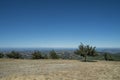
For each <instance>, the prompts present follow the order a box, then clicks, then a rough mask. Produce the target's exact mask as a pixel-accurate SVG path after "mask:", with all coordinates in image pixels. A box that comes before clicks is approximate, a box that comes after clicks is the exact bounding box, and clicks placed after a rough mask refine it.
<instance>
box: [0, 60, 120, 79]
mask: <svg viewBox="0 0 120 80" xmlns="http://www.w3.org/2000/svg"><path fill="white" fill-rule="evenodd" d="M0 80H120V62H114V61H109V62H106V61H97V62H80V61H77V60H16V59H0Z"/></svg>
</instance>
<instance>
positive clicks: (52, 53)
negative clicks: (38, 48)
mask: <svg viewBox="0 0 120 80" xmlns="http://www.w3.org/2000/svg"><path fill="white" fill-rule="evenodd" d="M50 58H51V59H59V56H58V55H57V54H56V52H55V51H54V50H52V51H50Z"/></svg>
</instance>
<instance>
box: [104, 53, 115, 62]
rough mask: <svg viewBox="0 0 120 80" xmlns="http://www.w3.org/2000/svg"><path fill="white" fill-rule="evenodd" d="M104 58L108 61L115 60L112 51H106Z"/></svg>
mask: <svg viewBox="0 0 120 80" xmlns="http://www.w3.org/2000/svg"><path fill="white" fill-rule="evenodd" d="M104 58H105V60H106V61H109V60H113V58H112V56H111V55H110V53H107V52H106V53H104Z"/></svg>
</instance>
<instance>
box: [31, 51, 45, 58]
mask: <svg viewBox="0 0 120 80" xmlns="http://www.w3.org/2000/svg"><path fill="white" fill-rule="evenodd" d="M32 59H44V57H43V56H42V54H41V52H40V51H34V52H33V53H32Z"/></svg>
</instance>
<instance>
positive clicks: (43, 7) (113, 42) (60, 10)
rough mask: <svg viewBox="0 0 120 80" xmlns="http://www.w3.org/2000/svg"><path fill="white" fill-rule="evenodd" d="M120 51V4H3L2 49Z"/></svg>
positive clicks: (60, 0)
mask: <svg viewBox="0 0 120 80" xmlns="http://www.w3.org/2000/svg"><path fill="white" fill-rule="evenodd" d="M80 42H82V43H83V44H89V45H92V46H96V47H99V48H102V47H106V48H120V0H0V47H2V48H39V47H54V48H76V47H78V45H79V44H80Z"/></svg>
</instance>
